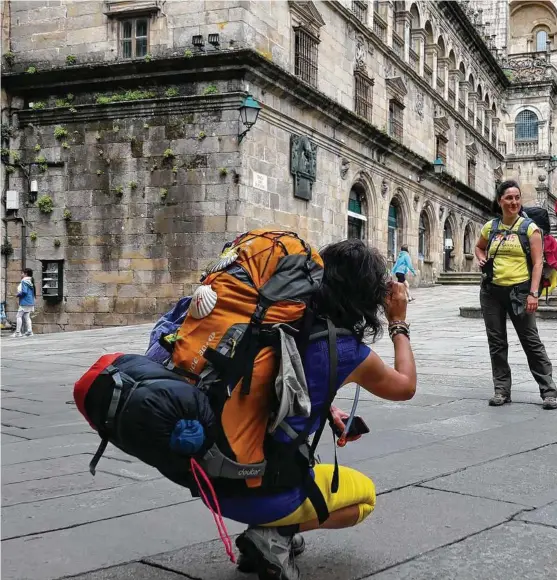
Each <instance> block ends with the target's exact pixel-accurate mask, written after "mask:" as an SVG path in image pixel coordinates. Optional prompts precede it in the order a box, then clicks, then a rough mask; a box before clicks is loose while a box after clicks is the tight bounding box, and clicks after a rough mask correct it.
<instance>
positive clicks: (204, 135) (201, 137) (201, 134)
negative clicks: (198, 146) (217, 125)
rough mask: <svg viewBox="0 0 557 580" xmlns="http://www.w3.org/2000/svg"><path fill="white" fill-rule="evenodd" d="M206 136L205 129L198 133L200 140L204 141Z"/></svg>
mask: <svg viewBox="0 0 557 580" xmlns="http://www.w3.org/2000/svg"><path fill="white" fill-rule="evenodd" d="M205 137H207V135H206V133H205V131H199V133H198V134H197V140H198V141H203V139H205Z"/></svg>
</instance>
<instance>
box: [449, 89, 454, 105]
mask: <svg viewBox="0 0 557 580" xmlns="http://www.w3.org/2000/svg"><path fill="white" fill-rule="evenodd" d="M454 97H455V94H454V91H453V90H452V89H449V101H450V102H451V105H454Z"/></svg>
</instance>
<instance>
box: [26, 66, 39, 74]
mask: <svg viewBox="0 0 557 580" xmlns="http://www.w3.org/2000/svg"><path fill="white" fill-rule="evenodd" d="M25 72H26V73H27V74H28V75H34V74H35V73H36V72H37V67H34V66H30V67H29V68H28V69H27V70H26V71H25Z"/></svg>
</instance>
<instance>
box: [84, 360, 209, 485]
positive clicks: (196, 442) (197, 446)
mask: <svg viewBox="0 0 557 580" xmlns="http://www.w3.org/2000/svg"><path fill="white" fill-rule="evenodd" d="M74 399H75V403H76V405H77V408H78V409H79V411H80V413H81V414H82V415H83V416H84V417H85V419H87V421H88V422H89V424H90V425H91V427H93V429H95V431H97V432H98V434H99V435H100V437H101V440H102V441H101V444H100V446H99V448H98V450H97V452H96V454H95V456H94V457H93V459H92V461H91V463H90V465H89V469H90V471H91V473H93V474H94V473H95V469H96V465H97V463H98V461H99V459H100V458H101V456H102V454H103V452H104V450H105V449H106V446H107V444H108V443H109V442H110V443H112V444H113V445H115V446H116V447H118V448H119V449H121V450H122V451H124V452H125V453H128V454H129V455H133V456H134V457H137V458H138V459H140V460H141V461H143V462H145V463H147V464H149V465H151V466H153V467H155V468H157V469H158V470H159V471H160V472H161V473H162V474H163V475H164V476H166V477H168V478H169V479H171V480H172V481H174V482H175V483H178V484H179V485H184V486H186V487H191V486H192V481H191V479H190V478H191V473H190V462H189V460H188V459H189V458H191V457H202V456H203V455H204V453H205V452H206V451H207V449H208V448H209V447H210V446H211V445H212V444H213V433H212V431H213V427H214V423H215V418H214V415H213V412H212V411H211V407H210V405H209V401H208V399H207V397H206V395H205V394H204V393H203V392H202V391H200V390H199V389H198V388H196V387H195V386H194V385H192V384H190V383H189V382H187V381H186V380H185V379H184V378H183V377H182V376H180V375H179V374H177V373H174V372H172V371H171V370H169V369H167V368H166V367H164V366H163V365H161V364H159V363H158V362H155V361H153V360H151V359H149V358H147V357H146V356H142V355H137V354H122V353H114V354H107V355H104V356H102V357H101V358H100V359H99V360H98V361H97V362H96V363H95V364H93V365H92V366H91V368H90V369H89V370H88V371H87V372H86V373H85V374H84V375H83V376H82V377H81V378H80V379H79V380H78V381H77V382H76V383H75V387H74Z"/></svg>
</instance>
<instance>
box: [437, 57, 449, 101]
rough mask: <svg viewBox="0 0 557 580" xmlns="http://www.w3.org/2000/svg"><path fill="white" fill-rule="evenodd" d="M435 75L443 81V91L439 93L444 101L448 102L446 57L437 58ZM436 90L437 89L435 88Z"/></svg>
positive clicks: (447, 62) (447, 65)
mask: <svg viewBox="0 0 557 580" xmlns="http://www.w3.org/2000/svg"><path fill="white" fill-rule="evenodd" d="M437 69H438V70H437V74H438V75H439V78H440V79H441V80H442V81H443V91H442V93H441V95H442V97H443V99H445V101H448V100H449V59H448V58H447V57H437ZM436 88H437V87H436Z"/></svg>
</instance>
